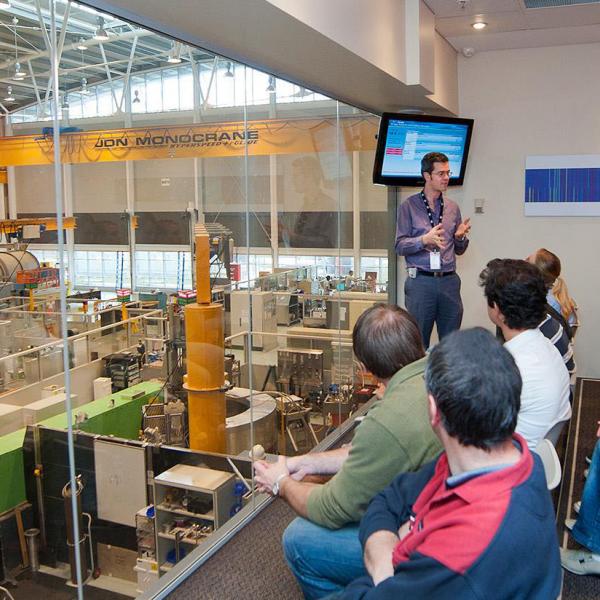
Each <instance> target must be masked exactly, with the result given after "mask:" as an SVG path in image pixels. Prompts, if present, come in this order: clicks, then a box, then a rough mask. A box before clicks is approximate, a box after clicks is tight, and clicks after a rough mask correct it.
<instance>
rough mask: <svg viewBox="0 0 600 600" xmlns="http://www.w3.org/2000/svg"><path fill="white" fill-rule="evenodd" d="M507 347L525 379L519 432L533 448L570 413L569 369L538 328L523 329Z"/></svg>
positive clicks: (568, 416)
mask: <svg viewBox="0 0 600 600" xmlns="http://www.w3.org/2000/svg"><path fill="white" fill-rule="evenodd" d="M504 347H505V348H506V349H507V350H508V351H509V352H510V353H511V354H512V355H513V358H514V359H515V362H516V363H517V367H519V371H520V373H521V379H522V380H523V389H522V391H521V410H520V411H519V418H518V420H517V433H520V434H521V435H522V436H523V437H524V438H525V439H526V440H527V445H528V446H529V448H530V449H531V450H534V449H535V447H536V446H537V444H538V442H539V441H540V440H541V439H542V438H544V436H545V435H546V434H547V433H548V431H550V429H552V427H553V426H554V425H556V423H558V422H559V421H565V420H567V419H569V418H570V417H571V404H570V403H569V373H568V371H567V368H566V367H565V363H564V362H563V359H562V356H561V355H560V352H559V351H558V350H557V349H556V348H555V347H554V345H553V344H552V342H551V341H550V340H549V339H548V338H546V337H545V336H544V334H543V333H542V332H541V331H540V330H539V329H528V330H527V331H524V332H522V333H520V334H519V335H517V336H516V337H514V338H513V339H512V340H509V341H508V342H506V343H505V344H504Z"/></svg>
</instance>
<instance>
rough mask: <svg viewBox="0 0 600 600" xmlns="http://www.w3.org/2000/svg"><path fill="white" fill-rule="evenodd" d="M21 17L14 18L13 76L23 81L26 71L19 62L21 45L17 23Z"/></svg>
mask: <svg viewBox="0 0 600 600" xmlns="http://www.w3.org/2000/svg"><path fill="white" fill-rule="evenodd" d="M18 23H19V19H17V17H13V18H12V24H13V33H14V35H15V72H14V75H13V76H12V78H13V80H14V81H23V79H25V73H24V72H23V71H21V64H20V63H19V46H18V45H17V24H18Z"/></svg>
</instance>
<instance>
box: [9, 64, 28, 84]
mask: <svg viewBox="0 0 600 600" xmlns="http://www.w3.org/2000/svg"><path fill="white" fill-rule="evenodd" d="M12 78H13V80H14V81H23V79H25V71H21V64H20V63H15V73H14V75H13V76H12Z"/></svg>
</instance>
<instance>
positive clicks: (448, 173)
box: [432, 171, 452, 177]
mask: <svg viewBox="0 0 600 600" xmlns="http://www.w3.org/2000/svg"><path fill="white" fill-rule="evenodd" d="M432 175H436V176H437V177H446V176H447V177H452V171H434V172H433V173H432Z"/></svg>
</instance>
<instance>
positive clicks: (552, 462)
mask: <svg viewBox="0 0 600 600" xmlns="http://www.w3.org/2000/svg"><path fill="white" fill-rule="evenodd" d="M535 452H536V454H538V455H539V457H540V458H541V459H542V464H543V465H544V473H545V474H546V485H547V486H548V489H549V490H553V489H554V488H555V487H557V486H558V484H559V483H560V478H561V476H562V469H561V466H560V460H558V454H557V453H556V450H555V448H554V444H552V442H551V441H550V440H549V439H547V438H545V439H543V440H540V442H539V443H538V445H537V446H536V448H535Z"/></svg>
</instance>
